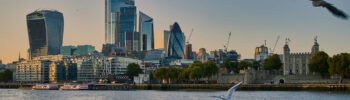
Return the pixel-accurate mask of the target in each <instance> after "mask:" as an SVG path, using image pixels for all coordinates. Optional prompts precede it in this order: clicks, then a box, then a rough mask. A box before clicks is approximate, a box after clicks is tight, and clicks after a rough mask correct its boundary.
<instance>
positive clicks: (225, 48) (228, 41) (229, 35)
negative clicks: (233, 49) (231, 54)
mask: <svg viewBox="0 0 350 100" xmlns="http://www.w3.org/2000/svg"><path fill="white" fill-rule="evenodd" d="M230 37H231V32H230V33H229V34H228V39H227V43H226V45H224V51H225V52H227V48H228V45H229V43H230Z"/></svg>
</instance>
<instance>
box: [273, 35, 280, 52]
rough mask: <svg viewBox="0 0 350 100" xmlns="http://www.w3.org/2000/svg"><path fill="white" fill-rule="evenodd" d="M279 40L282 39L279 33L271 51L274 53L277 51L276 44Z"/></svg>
mask: <svg viewBox="0 0 350 100" xmlns="http://www.w3.org/2000/svg"><path fill="white" fill-rule="evenodd" d="M279 40H280V36H279V35H278V36H277V39H276V42H275V46H273V49H272V50H271V53H272V54H273V53H274V52H275V49H276V45H277V43H278V41H279Z"/></svg>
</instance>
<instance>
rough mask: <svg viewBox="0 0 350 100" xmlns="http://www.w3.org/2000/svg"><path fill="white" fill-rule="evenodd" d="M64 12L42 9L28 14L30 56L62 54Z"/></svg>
mask: <svg viewBox="0 0 350 100" xmlns="http://www.w3.org/2000/svg"><path fill="white" fill-rule="evenodd" d="M63 24H64V23H63V14H62V13H60V12H58V11H51V10H40V11H35V12H33V13H30V14H28V15H27V27H28V36H29V45H30V56H31V58H32V57H37V56H46V55H57V54H60V48H61V47H62V41H63Z"/></svg>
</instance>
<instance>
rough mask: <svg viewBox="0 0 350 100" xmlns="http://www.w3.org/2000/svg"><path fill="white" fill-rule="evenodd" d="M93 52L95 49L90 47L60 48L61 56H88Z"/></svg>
mask: <svg viewBox="0 0 350 100" xmlns="http://www.w3.org/2000/svg"><path fill="white" fill-rule="evenodd" d="M94 51H95V47H94V46H91V45H78V46H77V47H75V46H63V47H62V48H61V54H62V55H70V56H72V55H88V54H89V53H91V52H94Z"/></svg>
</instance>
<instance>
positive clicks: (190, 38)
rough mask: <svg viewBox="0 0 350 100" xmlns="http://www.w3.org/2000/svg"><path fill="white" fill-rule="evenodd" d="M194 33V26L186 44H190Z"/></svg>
mask: <svg viewBox="0 0 350 100" xmlns="http://www.w3.org/2000/svg"><path fill="white" fill-rule="evenodd" d="M192 33H193V28H192V30H191V33H190V36H188V38H187V42H186V44H189V43H190V39H191V36H192Z"/></svg>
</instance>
